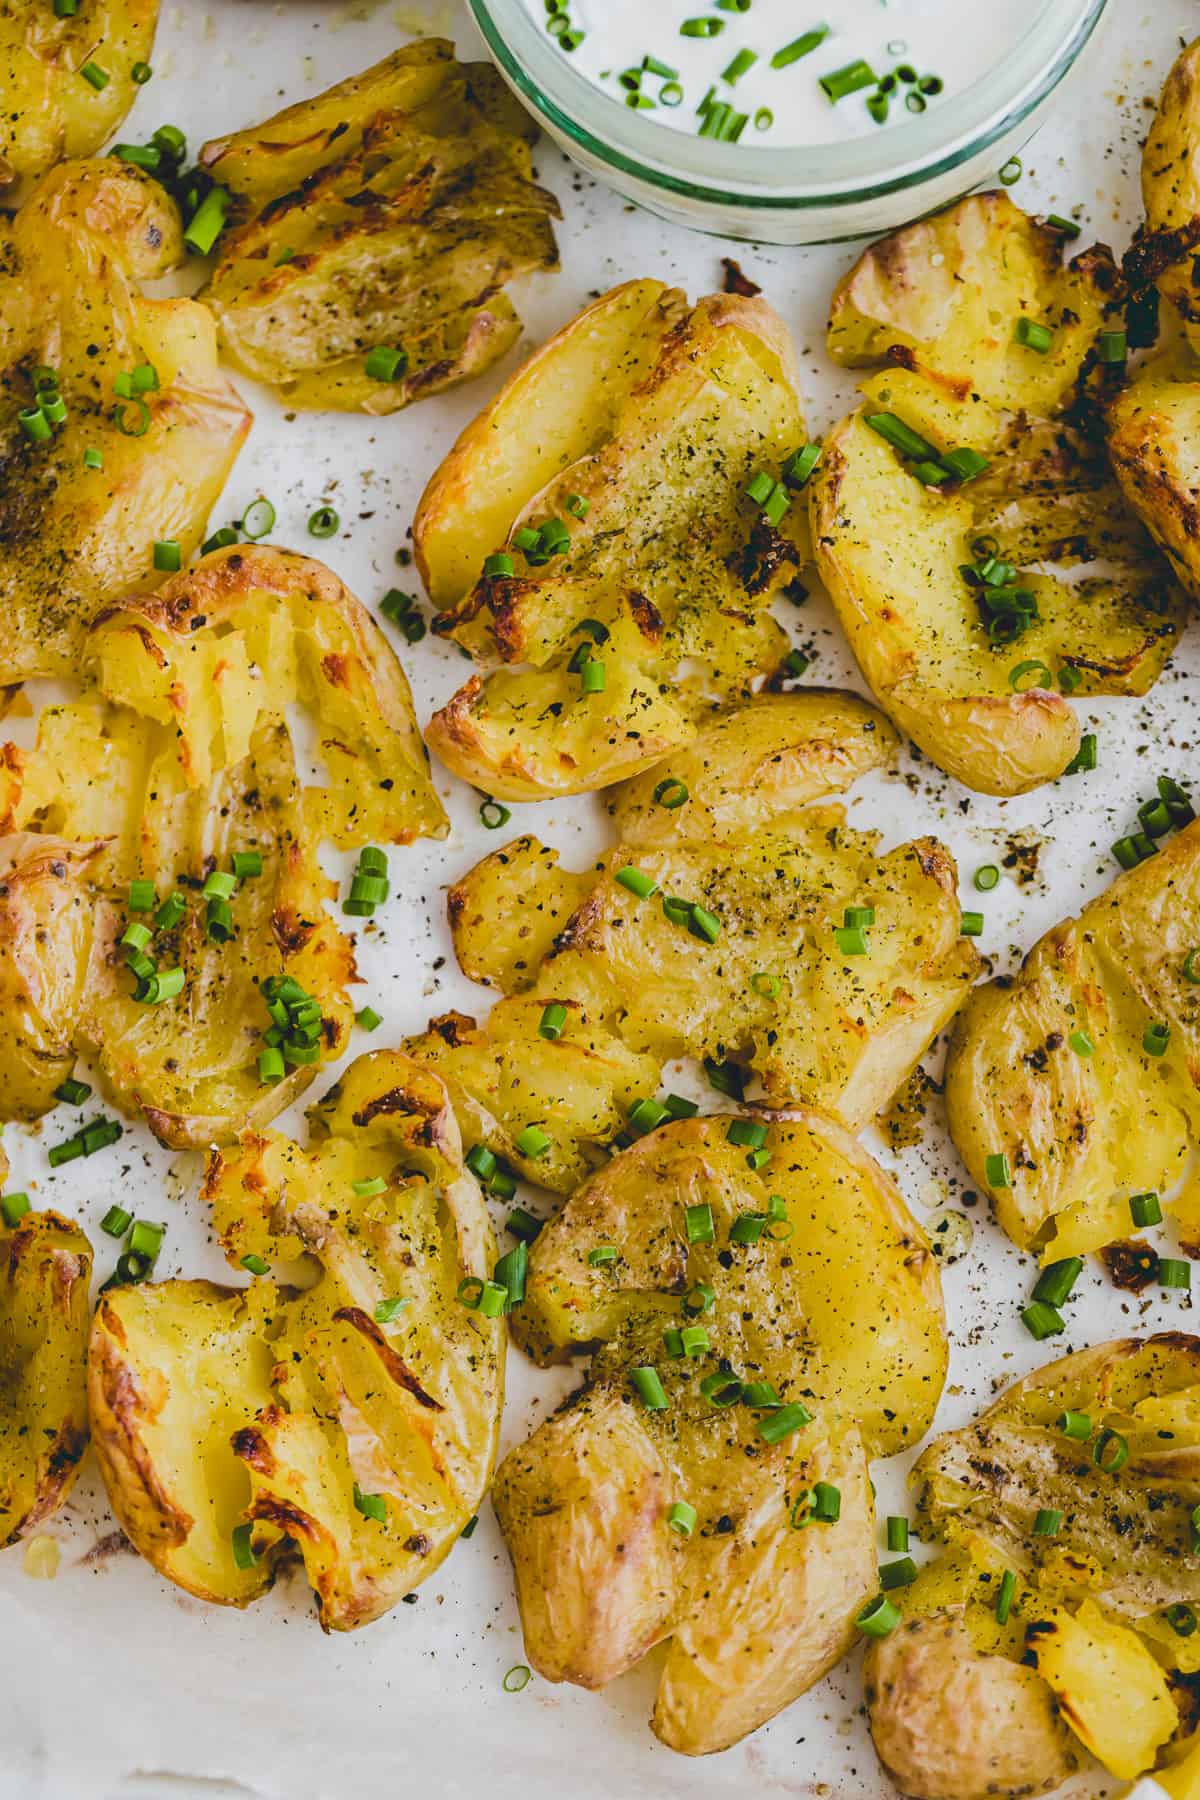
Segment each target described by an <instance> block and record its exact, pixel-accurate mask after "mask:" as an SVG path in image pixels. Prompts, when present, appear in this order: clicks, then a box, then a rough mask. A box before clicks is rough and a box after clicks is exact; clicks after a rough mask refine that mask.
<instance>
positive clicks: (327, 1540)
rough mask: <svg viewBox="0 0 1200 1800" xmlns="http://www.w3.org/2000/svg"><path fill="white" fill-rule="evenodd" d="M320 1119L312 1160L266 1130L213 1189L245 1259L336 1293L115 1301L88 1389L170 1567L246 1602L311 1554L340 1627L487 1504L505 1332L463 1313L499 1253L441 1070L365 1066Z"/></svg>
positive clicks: (311, 1572) (234, 1156) (150, 1537)
mask: <svg viewBox="0 0 1200 1800" xmlns="http://www.w3.org/2000/svg"><path fill="white" fill-rule="evenodd" d="M309 1120H310V1127H311V1138H310V1147H309V1149H308V1150H303V1149H301V1147H300V1146H299V1145H298V1144H296V1143H294V1142H292V1140H291V1139H288V1138H284V1137H280V1136H277V1135H274V1134H270V1135H258V1134H253V1133H252V1134H249V1135H248V1136H247V1137H245V1138H244V1139H243V1140H242V1142H241V1144H240V1145H239V1146H238V1147H237V1149H236V1150H234V1151H231V1152H228V1153H224V1154H221V1153H214V1155H213V1157H212V1158H211V1160H210V1164H209V1169H208V1177H207V1181H206V1185H205V1193H206V1196H207V1197H208V1198H209V1199H210V1200H211V1201H212V1202H213V1205H214V1223H215V1225H216V1227H217V1230H218V1232H219V1234H220V1236H221V1239H222V1241H223V1243H224V1245H225V1248H226V1251H227V1253H228V1255H229V1258H230V1261H231V1262H232V1263H234V1264H235V1265H237V1264H239V1263H241V1261H242V1259H243V1258H244V1257H247V1256H250V1257H252V1258H259V1257H261V1258H262V1259H263V1261H264V1262H277V1261H278V1262H290V1261H292V1260H293V1259H294V1258H296V1257H298V1256H301V1255H303V1256H304V1257H306V1258H307V1259H309V1263H310V1266H311V1267H315V1269H316V1271H317V1279H316V1281H315V1283H314V1284H313V1285H311V1286H307V1287H305V1288H304V1289H303V1290H302V1291H299V1290H297V1289H296V1288H294V1287H285V1286H282V1285H278V1286H277V1285H276V1283H275V1281H274V1280H273V1279H271V1278H269V1277H263V1278H261V1279H256V1280H255V1281H254V1282H253V1283H252V1285H251V1286H250V1288H249V1289H243V1290H237V1289H233V1288H222V1287H217V1286H214V1285H213V1284H212V1283H209V1282H188V1281H167V1282H163V1283H161V1284H159V1285H157V1286H145V1287H126V1288H118V1289H115V1290H112V1291H110V1292H109V1293H108V1294H107V1295H106V1296H105V1298H104V1299H103V1301H102V1302H101V1305H100V1309H99V1311H98V1312H97V1315H96V1321H95V1325H94V1327H93V1332H92V1342H91V1351H90V1360H89V1373H88V1381H89V1393H90V1400H91V1407H92V1421H93V1435H94V1439H95V1443H96V1450H97V1455H98V1457H99V1460H100V1466H101V1470H102V1472H103V1474H104V1479H105V1483H106V1485H107V1487H108V1491H109V1496H110V1498H111V1500H112V1503H113V1508H114V1510H115V1511H116V1514H117V1517H118V1518H119V1519H120V1521H121V1524H122V1526H123V1527H124V1529H125V1531H126V1532H127V1534H128V1535H129V1537H130V1539H131V1540H132V1542H133V1543H134V1545H135V1546H136V1547H137V1548H138V1549H139V1550H140V1551H141V1552H142V1554H143V1555H144V1556H146V1557H147V1558H148V1559H149V1560H150V1561H151V1562H152V1563H153V1564H154V1566H155V1567H156V1568H157V1569H159V1570H160V1571H161V1572H162V1573H163V1574H164V1575H166V1576H168V1577H169V1579H171V1580H172V1581H175V1582H178V1584H179V1585H180V1586H181V1587H184V1588H186V1589H187V1590H188V1592H189V1593H193V1594H196V1595H198V1596H199V1597H200V1598H201V1599H205V1600H214V1601H221V1602H224V1603H227V1604H232V1605H239V1606H241V1605H246V1604H247V1603H248V1602H250V1601H252V1600H254V1599H256V1598H257V1597H258V1595H259V1594H260V1593H262V1592H263V1591H264V1589H265V1588H266V1587H268V1586H269V1585H270V1583H271V1581H272V1580H273V1578H274V1575H275V1572H276V1570H277V1568H278V1566H279V1564H280V1562H281V1561H284V1560H287V1559H290V1558H292V1557H294V1556H298V1557H300V1558H302V1559H303V1562H304V1567H305V1572H306V1574H307V1576H308V1579H309V1581H310V1582H311V1584H312V1586H313V1588H314V1590H315V1592H316V1597H317V1604H318V1608H319V1611H320V1616H321V1623H322V1625H323V1626H324V1627H325V1629H326V1630H334V1631H348V1630H351V1629H353V1628H354V1627H355V1626H358V1625H365V1624H368V1623H370V1621H371V1620H373V1619H377V1618H379V1617H380V1616H381V1614H383V1613H384V1612H386V1611H387V1610H388V1609H389V1608H390V1607H392V1606H394V1605H395V1604H396V1603H397V1601H399V1600H400V1599H402V1598H403V1596H404V1595H405V1594H406V1593H409V1592H411V1591H412V1589H413V1588H415V1587H417V1586H418V1585H419V1584H420V1583H421V1582H422V1581H423V1580H424V1579H425V1578H426V1577H427V1576H428V1575H430V1574H432V1572H433V1570H434V1569H436V1568H437V1566H438V1565H439V1563H440V1562H441V1561H442V1560H443V1558H444V1557H445V1556H446V1555H447V1554H448V1553H449V1551H450V1550H451V1548H452V1547H453V1545H454V1543H455V1541H456V1539H457V1538H458V1536H459V1534H460V1533H461V1531H462V1528H463V1526H464V1525H465V1524H466V1523H467V1520H468V1519H469V1518H470V1517H471V1516H472V1514H473V1513H474V1512H475V1511H476V1510H477V1508H478V1506H479V1503H480V1500H481V1499H482V1496H483V1494H484V1492H485V1491H486V1489H487V1485H488V1482H489V1480H490V1477H491V1470H492V1464H493V1461H494V1458H495V1452H496V1442H497V1436H498V1432H499V1421H500V1408H501V1401H502V1394H503V1379H504V1323H503V1319H502V1318H501V1319H489V1318H486V1317H484V1315H483V1314H482V1313H481V1312H480V1311H478V1310H476V1311H472V1310H470V1309H468V1307H466V1306H464V1305H463V1304H462V1303H461V1302H460V1300H459V1298H458V1289H459V1283H460V1282H461V1281H462V1280H464V1279H469V1278H474V1279H476V1280H478V1281H482V1280H483V1279H485V1278H486V1277H487V1276H488V1275H489V1274H490V1272H491V1269H492V1263H493V1260H494V1254H495V1249H494V1245H493V1242H492V1235H491V1228H490V1225H489V1223H488V1218H487V1212H486V1209H485V1207H484V1204H483V1200H482V1198H481V1196H480V1193H479V1190H478V1188H477V1186H476V1185H475V1182H474V1180H473V1178H472V1177H471V1176H470V1175H469V1174H468V1173H467V1172H466V1171H465V1169H464V1167H463V1163H462V1146H461V1142H460V1139H459V1136H458V1130H457V1127H456V1125H455V1123H454V1117H453V1114H452V1113H451V1112H450V1110H449V1107H448V1105H447V1103H446V1096H445V1090H444V1089H443V1088H442V1086H441V1083H440V1082H439V1081H438V1080H437V1079H436V1077H435V1076H433V1075H431V1074H430V1073H429V1072H428V1071H426V1070H423V1069H420V1068H418V1067H417V1066H416V1065H415V1064H413V1063H411V1062H410V1061H408V1059H407V1058H405V1057H403V1056H400V1055H398V1054H396V1053H394V1052H388V1051H382V1052H379V1053H377V1054H375V1055H372V1056H364V1057H360V1058H359V1060H358V1061H357V1062H355V1063H354V1064H352V1065H351V1067H350V1068H349V1069H348V1070H347V1072H346V1074H345V1076H344V1077H343V1079H342V1081H341V1082H340V1083H339V1084H338V1085H337V1087H335V1088H334V1089H332V1090H331V1091H330V1093H328V1094H327V1095H326V1096H325V1098H324V1099H323V1100H322V1101H321V1103H320V1104H319V1105H318V1106H317V1107H315V1108H313V1110H312V1112H311V1113H310V1115H309ZM356 1183H357V1184H358V1187H357V1188H356V1186H355V1184H356ZM363 1190H370V1191H363ZM396 1303H400V1304H396ZM251 1552H252V1554H253V1560H252V1561H251V1560H250V1554H251Z"/></svg>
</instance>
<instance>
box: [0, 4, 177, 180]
mask: <svg viewBox="0 0 1200 1800" xmlns="http://www.w3.org/2000/svg"><path fill="white" fill-rule="evenodd" d="M157 23H158V0H93V3H92V4H89V5H88V6H87V7H86V9H82V10H80V11H79V12H77V13H76V14H75V15H74V16H73V17H68V18H59V17H57V16H56V14H55V12H54V9H53V8H52V7H50V6H44V5H43V4H42V0H6V4H5V6H4V9H3V12H0V188H3V187H4V186H5V185H6V184H8V183H12V182H16V181H19V180H22V179H23V178H36V177H37V176H39V175H44V174H45V173H46V171H47V170H48V169H49V168H50V167H51V166H52V165H53V164H54V163H56V162H58V161H59V159H60V158H62V157H74V156H91V155H92V154H93V153H94V152H95V151H97V150H99V149H100V147H101V145H102V144H103V143H104V141H105V139H106V138H108V137H110V136H111V135H112V133H113V132H114V131H115V130H116V128H117V126H118V125H119V124H120V123H121V120H122V119H123V118H124V117H125V114H126V113H127V112H128V111H129V109H130V107H131V106H132V105H133V101H134V98H135V96H136V94H137V91H138V89H137V83H136V82H135V81H134V80H133V76H132V70H133V66H134V64H135V63H138V62H148V61H149V59H150V52H151V50H152V48H153V45H154V28H155V26H156V24H157ZM98 45H99V46H103V48H102V52H101V54H102V57H103V62H102V67H103V68H104V71H105V73H106V74H107V75H108V77H109V79H108V82H107V84H106V85H105V86H104V87H103V88H100V89H96V88H94V87H92V86H91V84H90V83H89V82H86V81H84V80H82V79H81V77H80V75H79V73H78V71H79V68H80V66H81V64H83V63H85V62H86V61H87V60H88V58H89V57H91V56H93V54H94V52H95V51H96V48H97V46H98Z"/></svg>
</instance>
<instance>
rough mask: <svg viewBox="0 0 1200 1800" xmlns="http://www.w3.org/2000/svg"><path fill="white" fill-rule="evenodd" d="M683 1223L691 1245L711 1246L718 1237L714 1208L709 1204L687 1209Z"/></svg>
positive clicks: (700, 1204)
mask: <svg viewBox="0 0 1200 1800" xmlns="http://www.w3.org/2000/svg"><path fill="white" fill-rule="evenodd" d="M683 1223H684V1230H685V1232H686V1233H687V1241H688V1243H689V1244H711V1243H712V1242H713V1240H714V1239H715V1237H716V1235H717V1233H716V1226H715V1225H714V1223H713V1213H712V1207H711V1206H709V1205H708V1204H707V1202H704V1201H701V1202H700V1203H699V1204H698V1205H696V1206H688V1207H685V1208H684V1215H683Z"/></svg>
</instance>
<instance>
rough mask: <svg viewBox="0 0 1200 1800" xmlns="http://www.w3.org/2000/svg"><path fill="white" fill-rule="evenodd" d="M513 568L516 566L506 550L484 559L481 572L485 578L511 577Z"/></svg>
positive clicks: (498, 551)
mask: <svg viewBox="0 0 1200 1800" xmlns="http://www.w3.org/2000/svg"><path fill="white" fill-rule="evenodd" d="M515 568H516V564H515V563H514V562H513V559H512V557H511V556H510V555H509V554H508V552H507V550H497V551H496V552H495V553H494V554H493V555H491V556H489V557H486V558H485V559H484V564H483V572H484V574H485V575H487V576H497V575H511V574H513V573H514V571H515Z"/></svg>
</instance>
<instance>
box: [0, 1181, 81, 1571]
mask: <svg viewBox="0 0 1200 1800" xmlns="http://www.w3.org/2000/svg"><path fill="white" fill-rule="evenodd" d="M91 1273H92V1247H91V1245H90V1244H89V1243H88V1240H87V1239H86V1238H85V1237H84V1235H83V1233H82V1232H81V1231H80V1230H79V1229H78V1227H77V1226H75V1225H73V1224H71V1222H70V1221H69V1220H67V1219H63V1218H60V1217H59V1215H58V1213H53V1212H29V1213H26V1214H25V1216H24V1218H23V1219H21V1220H20V1222H19V1223H18V1224H17V1225H16V1226H15V1227H0V1544H11V1543H13V1542H14V1540H15V1539H17V1538H19V1537H23V1536H24V1535H25V1534H26V1533H27V1532H30V1531H32V1530H34V1528H35V1527H36V1526H38V1525H40V1524H42V1523H43V1521H44V1520H46V1519H48V1518H49V1517H50V1515H51V1513H53V1512H55V1511H56V1510H57V1509H58V1507H60V1506H61V1505H62V1503H63V1501H64V1499H65V1498H66V1496H67V1493H68V1491H69V1489H70V1487H71V1484H72V1483H73V1481H74V1480H75V1475H76V1472H77V1470H78V1467H79V1463H80V1459H81V1458H82V1456H83V1453H84V1451H85V1450H86V1449H87V1441H88V1417H87V1398H86V1394H85V1385H84V1366H85V1358H86V1353H87V1335H88V1283H89V1281H90V1279H91Z"/></svg>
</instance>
